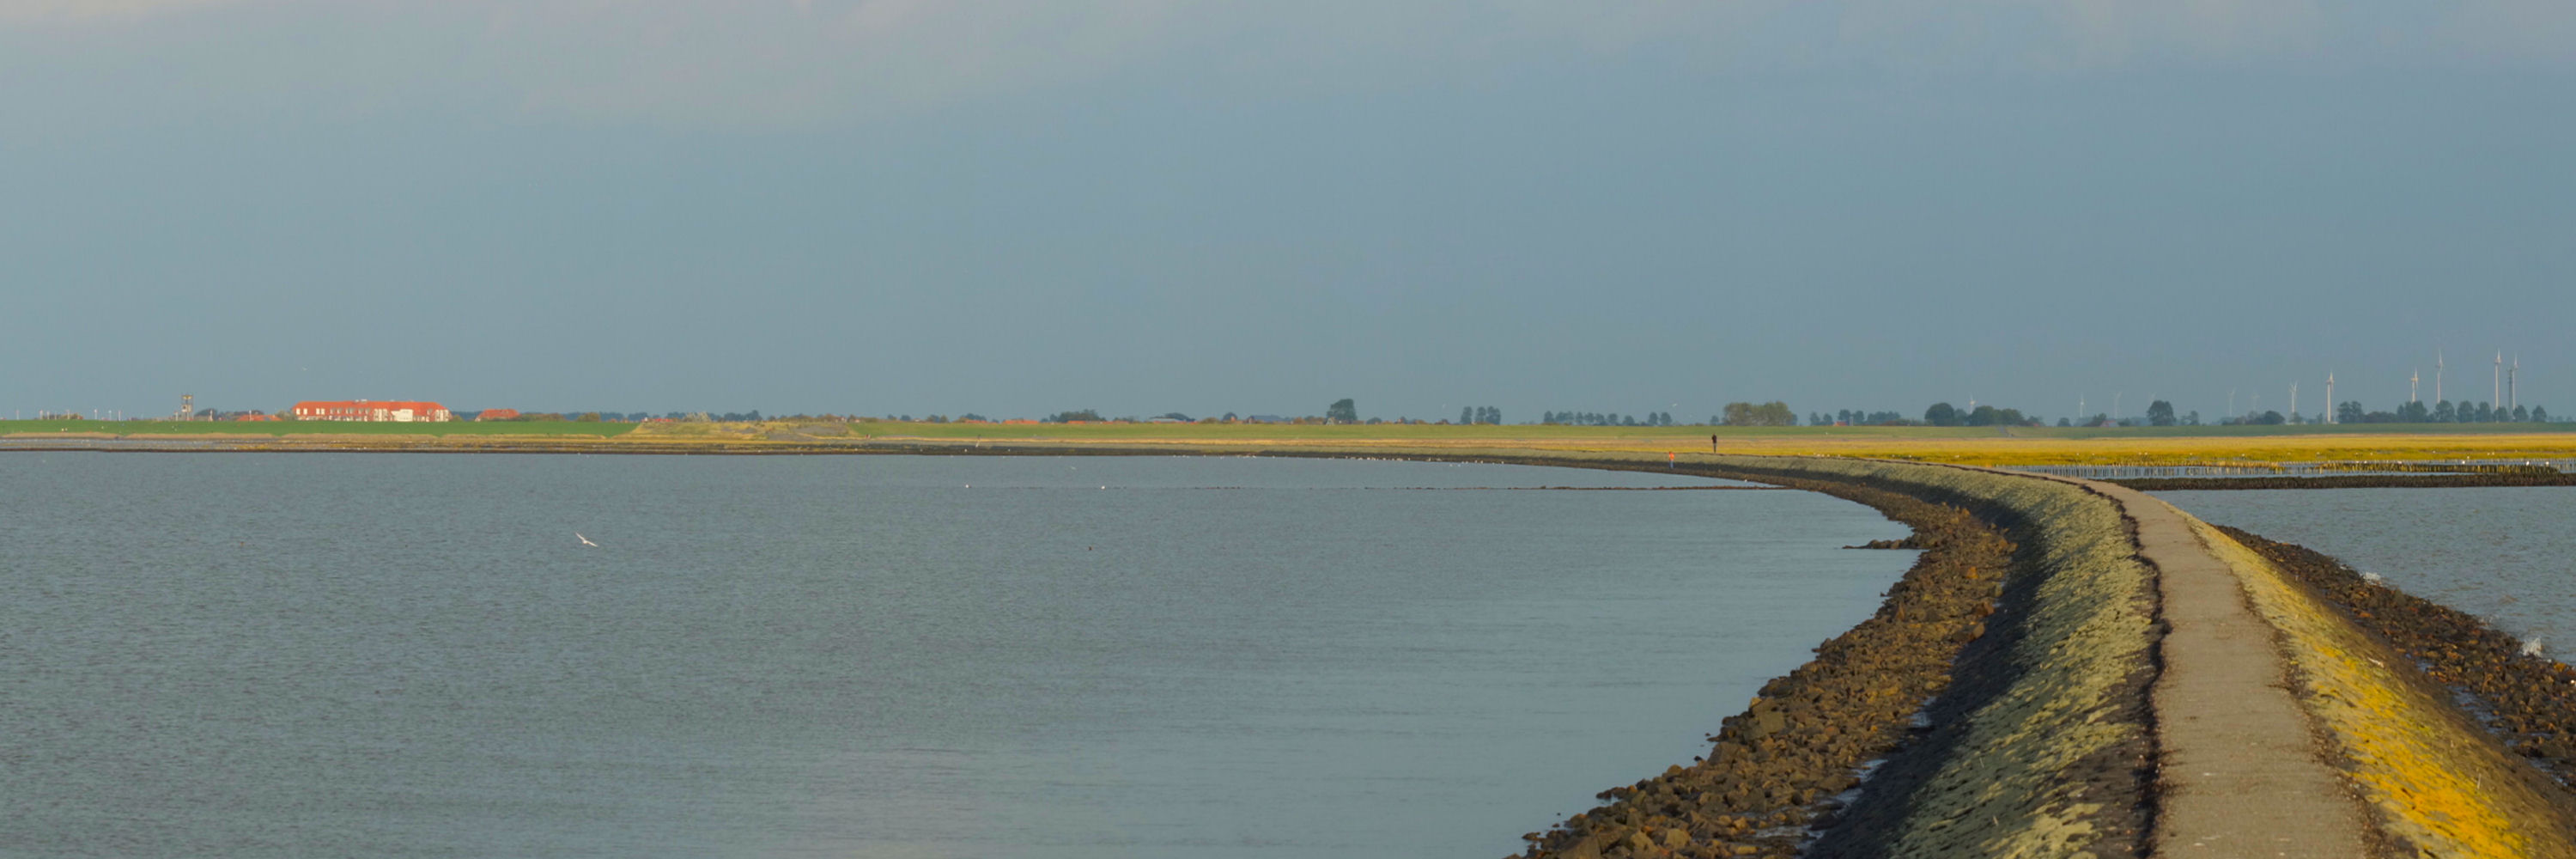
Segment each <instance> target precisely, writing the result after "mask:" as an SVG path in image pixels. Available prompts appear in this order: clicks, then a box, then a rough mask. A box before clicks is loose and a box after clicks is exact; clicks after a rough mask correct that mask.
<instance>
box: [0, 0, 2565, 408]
mask: <svg viewBox="0 0 2576 859" xmlns="http://www.w3.org/2000/svg"><path fill="white" fill-rule="evenodd" d="M2571 94H2576V4H2570V3H2566V2H2563V0H2459V2H2444V3H2425V2H2420V0H2406V2H2387V0H2353V2H2332V3H2328V2H2303V0H2243V2H2239V0H2185V1H2184V2H2168V3H2128V2H2108V0H2081V2H2064V3H2051V2H2031V0H1958V2H1949V3H1922V2H1912V0H1856V1H1855V2H1826V0H1705V2H1625V3H1622V2H1549V3H1536V2H1477V3H1449V2H1401V1H1400V0H1398V1H1397V2H1389V0H1366V2H1359V0H1351V2H1343V0H1300V2H1293V3H1288V2H1281V3H1244V2H1191V0H1083V2H1054V0H1026V2H977V0H864V2H849V0H809V2H788V0H775V2H760V0H738V2H675V0H627V2H600V0H511V2H500V0H435V2H429V0H419V2H414V0H330V2H305V1H304V0H0V414H5V413H10V412H24V413H26V414H28V415H30V416H32V414H33V413H34V411H35V410H38V409H79V410H84V411H86V410H89V409H121V410H125V411H127V412H129V413H134V414H147V413H166V412H168V411H170V410H171V409H173V408H175V407H176V399H177V395H178V394H180V393H183V392H186V393H194V394H196V395H197V402H198V403H199V404H200V405H213V406H218V407H222V408H230V409H248V408H263V409H272V410H273V409H278V408H282V407H285V406H286V405H288V404H290V403H291V402H293V401H294V400H297V399H308V398H311V399H342V398H370V399H409V398H422V399H437V400H440V401H443V402H445V403H446V404H448V405H450V406H452V407H455V408H459V409H476V408H486V407H500V406H508V407H517V408H591V409H612V410H627V411H634V410H647V411H654V412H661V411H668V410H699V409H706V410H714V411H737V410H747V409H760V410H762V411H765V412H771V413H786V412H796V411H808V412H825V411H828V412H857V413H863V414H886V413H909V414H915V415H925V414H930V413H949V414H955V413H961V412H969V411H972V412H982V413H985V414H990V415H996V416H1000V415H1029V416H1034V415H1040V414H1044V413H1048V412H1053V411H1057V410H1062V409H1074V408H1097V409H1099V410H1101V411H1103V412H1105V413H1110V414H1155V413H1161V412H1167V411H1181V412H1184V413H1188V414H1192V415H1201V414H1211V413H1222V412H1226V411H1236V412H1242V413H1246V414H1250V413H1282V414H1314V413H1320V412H1321V411H1322V410H1323V409H1324V406H1325V404H1327V403H1329V402H1331V401H1332V400H1334V399H1338V398H1341V397H1354V398H1356V399H1357V400H1358V402H1359V404H1360V410H1361V412H1362V413H1363V414H1365V415H1374V416H1383V417H1396V416H1399V415H1409V416H1414V417H1426V418H1436V417H1454V416H1455V415H1456V414H1457V412H1458V409H1459V408H1460V407H1461V406H1464V405H1471V404H1472V405H1494V406H1499V407H1501V408H1502V409H1503V411H1504V413H1505V417H1506V418H1507V419H1510V420H1513V421H1521V420H1527V419H1531V418H1535V417H1537V416H1538V413H1539V412H1540V411H1541V410H1551V409H1579V410H1589V411H1616V412H1623V413H1641V412H1648V411H1672V412H1674V413H1676V415H1678V416H1680V417H1682V418H1684V419H1685V420H1688V419H1696V418H1705V417H1706V416H1707V415H1709V414H1712V413H1714V412H1715V411H1717V409H1718V407H1719V406H1720V405H1721V404H1723V403H1725V402H1728V401H1732V400H1755V401H1760V400H1773V399H1780V400H1786V401H1787V402H1788V403H1789V404H1790V405H1791V406H1792V407H1793V408H1795V409H1797V410H1798V411H1799V412H1800V413H1801V414H1804V413H1806V412H1809V411H1818V410H1822V411H1828V412H1830V411H1832V410H1835V409H1839V408H1864V409H1897V410H1903V411H1906V412H1908V413H1913V414H1919V413H1920V412H1921V410H1922V408H1923V407H1924V406H1925V405H1927V404H1929V403H1930V402H1932V401H1934V400H1948V401H1951V402H1954V403H1959V404H1961V405H1965V404H1966V402H1967V401H1968V400H1970V399H1975V400H1977V401H1978V402H1982V403H1993V404H1996V405H2002V406H2012V407H2018V408H2021V409H2023V410H2025V411H2028V412H2034V413H2038V414H2042V415H2046V416H2049V417H2052V418H2054V417H2057V416H2063V415H2067V414H2070V413H2072V412H2074V410H2075V407H2076V404H2077V401H2078V398H2079V397H2081V398H2083V399H2084V400H2085V401H2086V402H2087V404H2089V405H2091V406H2092V407H2093V410H2096V411H2099V410H2103V409H2105V408H2107V406H2108V404H2109V403H2110V401H2111V400H2112V398H2113V396H2114V395H2115V394H2119V395H2120V396H2121V397H2122V403H2123V405H2125V406H2126V407H2127V408H2126V409H2125V411H2127V412H2128V413H2131V414H2136V413H2139V412H2142V411H2143V410H2144V407H2145V404H2146V402H2147V401H2148V399H2149V398H2151V397H2154V396H2162V397H2165V398H2168V399H2171V400H2173V401H2174V402H2175V404H2176V406H2177V407H2178V408H2180V409H2183V410H2186V411H2189V410H2198V411H2202V412H2204V413H2205V414H2209V415H2213V416H2214V415H2215V414H2216V413H2218V412H2220V411H2222V410H2223V409H2224V408H2225V406H2226V404H2227V396H2228V393H2229V391H2230V390H2231V389H2233V390H2235V391H2236V392H2237V397H2238V399H2237V405H2238V407H2239V409H2240V410H2241V409H2242V408H2243V407H2245V406H2246V405H2249V400H2250V397H2251V396H2252V395H2254V394H2257V393H2259V394H2261V396H2262V397H2263V404H2264V407H2265V408H2282V407H2284V406H2286V405H2287V398H2288V388H2289V385H2290V384H2291V383H2292V382H2298V383H2300V385H2301V388H2300V405H2301V406H2302V407H2303V409H2304V410H2306V411H2308V412H2311V413H2313V412H2316V411H2319V410H2321V409H2322V408H2323V404H2324V402H2325V398H2324V391H2323V387H2324V382H2325V377H2326V374H2327V373H2329V372H2333V373H2335V374H2336V375H2337V377H2338V379H2339V385H2338V389H2337V394H2338V395H2339V398H2341V399H2360V400H2363V401H2364V402H2366V403H2368V404H2370V405H2371V406H2373V407H2375V408H2386V407H2388V406H2390V405H2393V404H2394V403H2397V402H2401V401H2403V400H2404V399H2405V397H2406V393H2407V388H2406V377H2407V375H2408V373H2409V372H2410V371H2412V370H2413V369H2414V368H2416V367H2418V366H2421V367H2422V372H2423V374H2424V377H2425V380H2426V381H2425V383H2424V388H2425V397H2426V399H2428V400H2429V399H2430V398H2431V388H2432V375H2433V372H2432V360H2433V355H2434V351H2435V350H2436V349H2437V348H2438V349H2442V350H2445V353H2446V354H2447V356H2448V358H2449V364H2450V367H2451V368H2452V372H2451V374H2450V381H2449V383H2448V384H2447V385H2446V387H2447V389H2448V390H2447V391H2446V393H2448V394H2449V395H2450V396H2451V398H2453V399H2461V398H2463V397H2464V396H2466V398H2468V399H2486V398H2487V396H2488V391H2489V372H2490V369H2491V366H2490V362H2491V360H2492V358H2493V355H2494V352H2495V351H2496V350H2497V349H2503V350H2506V351H2507V352H2508V360H2511V359H2512V357H2513V356H2514V355H2517V354H2518V355H2519V357H2520V359H2521V362H2522V366H2523V378H2524V380H2525V384H2524V385H2523V386H2522V390H2523V393H2522V398H2521V399H2522V401H2523V402H2524V403H2526V404H2531V403H2538V404H2543V405H2549V406H2561V407H2562V410H2563V411H2564V412H2567V413H2576V338H2571V336H2570V334H2571V328H2576V163H2571V158H2576V95H2571Z"/></svg>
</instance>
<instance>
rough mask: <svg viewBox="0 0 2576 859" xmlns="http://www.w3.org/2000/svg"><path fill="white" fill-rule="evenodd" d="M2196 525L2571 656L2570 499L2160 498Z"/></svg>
mask: <svg viewBox="0 0 2576 859" xmlns="http://www.w3.org/2000/svg"><path fill="white" fill-rule="evenodd" d="M2155 494H2156V496H2157V497H2159V498H2163V499H2165V500H2166V501H2169V502H2172V503H2173V504H2174V506H2176V507H2180V508H2182V509H2184V510H2187V511H2190V512H2191V514H2192V515H2194V516H2198V517H2200V518H2201V519H2203V520H2206V521H2209V522H2213V523H2216V524H2220V525H2228V526H2232V527H2236V528H2242V529H2245V530H2247V531H2252V532H2254V533H2256V534H2260V535H2262V536H2263V537H2264V538H2266V539H2271V540H2278V541H2281V542H2284V543H2297V544H2299V545H2301V546H2306V547H2308V548H2310V549H2314V550H2316V551H2319V552H2324V553H2326V554H2329V555H2333V556H2335V557H2337V558H2340V559H2342V560H2343V562H2344V563H2346V564H2349V565H2351V566H2352V567H2353V568H2354V569H2357V570H2361V571H2364V572H2371V573H2378V574H2379V575H2381V576H2382V577H2384V578H2385V579H2386V580H2387V581H2388V583H2389V584H2391V585H2394V586H2396V587H2398V588H2400V589H2403V590H2404V591H2406V592H2407V593H2411V594H2414V595H2416V596H2420V597H2424V598H2426V599H2430V600H2432V601H2434V602H2438V603H2441V604H2443V605H2447V606H2450V607H2452V608H2455V609H2459V610H2461V611H2465V612H2468V613H2470V614H2474V615H2478V616H2479V617H2482V618H2485V619H2486V620H2487V622H2489V623H2491V624H2494V625H2495V627H2496V628H2497V629H2501V630H2504V631H2506V632H2510V633H2513V634H2514V635H2517V636H2524V637H2530V636H2539V637H2540V638H2541V640H2542V643H2543V646H2544V647H2545V648H2547V650H2548V652H2549V654H2550V655H2551V656H2552V657H2554V658H2556V659H2558V660H2560V661H2567V660H2569V659H2570V657H2571V656H2576V488H2570V487H2563V486H2532V487H2502V486H2495V487H2463V488H2444V489H2253V490H2245V489H2237V490H2196V491H2189V492H2158V493H2155Z"/></svg>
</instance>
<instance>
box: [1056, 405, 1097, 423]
mask: <svg viewBox="0 0 2576 859" xmlns="http://www.w3.org/2000/svg"><path fill="white" fill-rule="evenodd" d="M1045 420H1046V422H1047V423H1051V424H1063V423H1072V422H1074V421H1092V422H1096V421H1099V420H1101V417H1100V410H1098V409H1075V410H1073V411H1064V412H1057V413H1055V414H1052V415H1048V416H1046V419H1045Z"/></svg>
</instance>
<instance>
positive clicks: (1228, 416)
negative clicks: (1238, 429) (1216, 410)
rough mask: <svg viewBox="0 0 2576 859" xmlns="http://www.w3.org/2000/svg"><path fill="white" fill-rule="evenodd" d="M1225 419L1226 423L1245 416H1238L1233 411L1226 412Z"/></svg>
mask: <svg viewBox="0 0 2576 859" xmlns="http://www.w3.org/2000/svg"><path fill="white" fill-rule="evenodd" d="M1224 420H1225V422H1226V423H1234V422H1236V421H1240V420H1243V418H1241V417H1238V416H1236V415H1235V413H1233V412H1227V413H1225V418H1224Z"/></svg>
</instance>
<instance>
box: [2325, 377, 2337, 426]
mask: <svg viewBox="0 0 2576 859" xmlns="http://www.w3.org/2000/svg"><path fill="white" fill-rule="evenodd" d="M2334 422H2335V398H2334V371H2332V370H2328V371H2326V423H2334Z"/></svg>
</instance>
